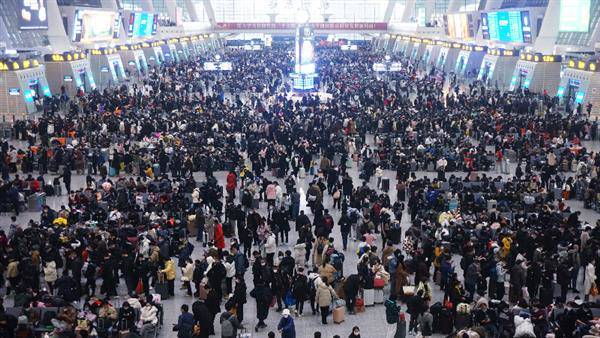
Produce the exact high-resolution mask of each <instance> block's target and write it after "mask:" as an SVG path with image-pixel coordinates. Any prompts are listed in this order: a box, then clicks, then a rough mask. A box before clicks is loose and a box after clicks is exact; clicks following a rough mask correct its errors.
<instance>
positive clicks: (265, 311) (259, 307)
mask: <svg viewBox="0 0 600 338" xmlns="http://www.w3.org/2000/svg"><path fill="white" fill-rule="evenodd" d="M250 296H251V297H253V298H254V299H256V319H258V323H257V324H256V326H255V327H254V331H255V332H258V330H259V329H263V328H265V327H267V324H265V319H267V317H268V316H269V306H270V305H271V302H272V300H273V294H272V293H271V290H270V289H269V288H268V287H267V286H265V284H264V283H263V281H262V280H258V281H257V283H256V286H255V287H254V290H252V291H250Z"/></svg>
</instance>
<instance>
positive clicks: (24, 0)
mask: <svg viewBox="0 0 600 338" xmlns="http://www.w3.org/2000/svg"><path fill="white" fill-rule="evenodd" d="M18 4H19V7H20V8H19V13H18V16H19V28H20V29H48V7H47V1H46V0H19V1H18Z"/></svg>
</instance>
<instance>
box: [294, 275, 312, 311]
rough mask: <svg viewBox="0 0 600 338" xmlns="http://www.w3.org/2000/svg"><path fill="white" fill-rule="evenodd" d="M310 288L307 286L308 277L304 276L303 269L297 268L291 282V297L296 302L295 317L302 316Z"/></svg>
mask: <svg viewBox="0 0 600 338" xmlns="http://www.w3.org/2000/svg"><path fill="white" fill-rule="evenodd" d="M309 293H310V288H309V286H308V277H306V275H305V274H304V268H303V267H299V268H298V271H297V273H296V276H295V277H294V281H293V282H292V295H293V296H294V299H295V300H296V315H297V316H302V312H303V310H304V302H305V301H306V299H307V298H308V297H307V296H308V294H309Z"/></svg>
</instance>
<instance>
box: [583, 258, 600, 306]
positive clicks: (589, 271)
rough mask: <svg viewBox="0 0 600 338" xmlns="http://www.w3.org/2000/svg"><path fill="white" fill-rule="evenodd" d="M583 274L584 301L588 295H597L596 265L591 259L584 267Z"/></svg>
mask: <svg viewBox="0 0 600 338" xmlns="http://www.w3.org/2000/svg"><path fill="white" fill-rule="evenodd" d="M584 273H585V275H584V278H585V280H584V282H583V293H584V295H585V301H586V302H587V301H589V300H590V296H592V297H595V296H597V295H598V287H597V286H596V267H595V266H594V263H592V262H591V261H590V262H588V264H587V265H586V267H585V272H584Z"/></svg>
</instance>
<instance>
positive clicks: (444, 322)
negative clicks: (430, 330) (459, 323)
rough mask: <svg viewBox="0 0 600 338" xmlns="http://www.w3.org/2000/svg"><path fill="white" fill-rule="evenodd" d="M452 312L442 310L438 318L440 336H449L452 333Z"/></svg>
mask: <svg viewBox="0 0 600 338" xmlns="http://www.w3.org/2000/svg"><path fill="white" fill-rule="evenodd" d="M453 318H454V317H453V316H452V311H451V310H448V309H446V308H443V309H442V311H441V312H440V317H439V318H438V322H439V329H440V333H441V334H451V333H452V332H453V331H454V322H453Z"/></svg>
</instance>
